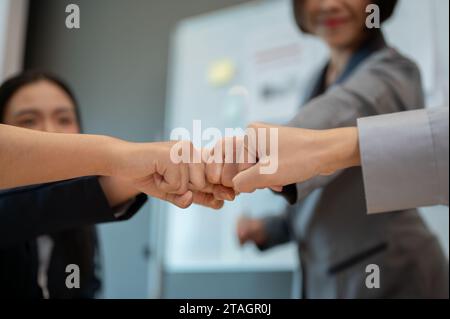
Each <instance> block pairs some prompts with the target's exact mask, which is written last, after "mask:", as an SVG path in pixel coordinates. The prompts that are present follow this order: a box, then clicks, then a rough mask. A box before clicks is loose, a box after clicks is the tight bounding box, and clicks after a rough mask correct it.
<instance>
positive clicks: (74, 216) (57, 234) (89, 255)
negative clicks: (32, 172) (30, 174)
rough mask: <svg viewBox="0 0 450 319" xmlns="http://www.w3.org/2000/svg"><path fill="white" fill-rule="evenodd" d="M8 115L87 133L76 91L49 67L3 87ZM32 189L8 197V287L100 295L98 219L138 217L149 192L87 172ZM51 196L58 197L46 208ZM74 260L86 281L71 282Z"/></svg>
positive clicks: (1, 252) (8, 292)
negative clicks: (69, 267)
mask: <svg viewBox="0 0 450 319" xmlns="http://www.w3.org/2000/svg"><path fill="white" fill-rule="evenodd" d="M0 123H4V124H8V125H13V126H18V127H23V128H28V129H32V130H39V131H44V132H53V133H72V134H73V133H81V122H80V112H79V108H78V104H77V100H76V98H75V96H74V94H73V93H72V91H71V90H70V89H69V87H68V86H67V85H66V84H65V83H64V82H63V81H62V80H60V79H59V78H57V77H56V76H54V75H52V74H50V73H47V72H37V71H29V72H25V73H23V74H20V75H18V76H15V77H13V78H11V79H9V80H7V81H6V82H5V83H4V84H3V85H2V86H1V87H0ZM36 169H39V163H36ZM24 190H26V191H24V192H16V193H15V194H14V195H13V196H8V197H7V198H3V197H2V198H0V217H1V221H0V224H2V225H3V226H2V231H1V233H2V235H1V239H0V295H2V296H3V295H4V296H8V297H26V298H41V297H46V298H94V297H95V295H96V294H97V293H98V292H99V290H100V287H101V280H100V277H99V272H98V271H99V269H100V259H99V245H98V237H97V232H96V228H95V226H94V224H95V223H99V222H107V221H114V220H124V219H127V218H130V217H131V216H132V215H134V214H135V213H136V212H137V211H138V210H139V209H140V208H141V207H142V205H143V204H144V203H145V201H146V198H147V197H146V196H145V195H143V194H140V193H139V191H137V190H136V189H134V188H133V187H132V186H131V185H128V184H127V183H126V182H125V181H123V180H118V179H115V178H112V177H86V178H80V179H74V180H69V181H64V182H59V183H54V184H50V185H47V186H46V187H41V186H39V185H38V186H31V187H27V188H24ZM50 194H51V196H49V195H50ZM47 198H52V199H53V200H52V203H51V205H47V206H46V207H49V209H42V207H43V206H44V205H43V204H42V202H43V201H44V200H47ZM69 264H76V265H78V266H79V267H80V276H81V278H80V288H79V289H68V288H67V287H66V284H65V282H66V276H67V275H68V274H67V273H66V266H67V265H69Z"/></svg>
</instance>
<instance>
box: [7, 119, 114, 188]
mask: <svg viewBox="0 0 450 319" xmlns="http://www.w3.org/2000/svg"><path fill="white" fill-rule="evenodd" d="M120 143H123V142H122V141H120V140H117V139H114V138H111V137H106V136H96V135H80V134H54V133H44V132H36V131H31V130H27V129H21V128H16V127H10V126H5V125H0V151H1V153H0V166H1V167H2V169H1V171H0V188H11V187H16V186H21V185H26V184H36V183H41V182H52V181H58V180H64V179H70V178H74V177H79V176H90V175H106V176H109V175H111V174H112V172H113V171H114V169H115V166H116V165H117V163H115V161H114V158H115V157H114V152H115V148H116V146H117V145H118V144H120Z"/></svg>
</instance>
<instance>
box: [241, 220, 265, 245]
mask: <svg viewBox="0 0 450 319" xmlns="http://www.w3.org/2000/svg"><path fill="white" fill-rule="evenodd" d="M237 236H238V238H239V243H240V244H241V245H244V244H245V243H247V242H254V243H255V244H256V245H264V244H265V243H266V242H267V234H266V230H265V228H264V223H263V222H262V220H260V219H251V218H247V217H241V218H239V220H238V223H237Z"/></svg>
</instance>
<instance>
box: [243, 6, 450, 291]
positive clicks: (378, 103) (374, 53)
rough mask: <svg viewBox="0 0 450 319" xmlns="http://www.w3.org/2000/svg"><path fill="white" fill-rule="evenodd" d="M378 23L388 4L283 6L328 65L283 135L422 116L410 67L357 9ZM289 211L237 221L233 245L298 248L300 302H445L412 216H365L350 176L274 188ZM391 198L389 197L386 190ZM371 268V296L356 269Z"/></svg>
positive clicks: (434, 253)
mask: <svg viewBox="0 0 450 319" xmlns="http://www.w3.org/2000/svg"><path fill="white" fill-rule="evenodd" d="M370 4H376V5H377V6H378V8H379V9H380V11H379V12H380V21H381V23H383V22H385V21H386V20H387V19H388V18H389V17H390V16H391V15H392V13H393V12H394V9H395V7H396V5H397V1H396V0H378V1H371V0H293V11H294V15H295V20H296V22H297V25H298V27H299V28H300V29H301V30H302V31H304V32H306V33H309V34H312V35H314V36H317V37H319V38H320V39H321V40H323V41H324V42H325V43H326V44H327V46H328V47H329V50H330V59H329V61H328V62H327V63H326V65H325V66H324V68H323V69H322V70H321V71H320V72H319V74H318V76H317V78H314V79H312V82H313V83H314V87H313V89H312V92H311V94H310V95H309V98H308V100H307V101H305V103H304V105H303V106H302V108H301V109H300V111H299V112H298V113H297V115H296V116H295V117H294V119H292V120H291V122H290V123H289V124H288V126H292V127H300V128H306V129H316V130H322V129H331V128H338V127H349V126H356V121H357V119H358V118H361V117H365V116H371V115H377V114H384V113H393V112H399V111H405V110H411V109H416V108H423V107H424V97H423V93H422V83H421V77H420V72H419V69H418V67H417V66H416V64H415V63H414V62H413V61H411V60H409V59H408V58H406V57H404V56H403V55H401V54H400V53H399V52H398V51H396V50H395V49H393V48H391V47H389V46H388V44H387V43H386V41H385V39H384V37H383V33H382V31H381V30H380V29H377V28H372V29H369V28H367V27H366V18H367V13H366V8H367V6H368V5H370ZM282 194H283V196H284V197H285V198H286V199H287V200H288V201H289V203H291V204H295V203H297V204H296V205H295V206H288V207H287V208H286V210H285V211H284V212H283V213H282V214H280V215H279V216H272V217H267V218H265V219H251V218H242V219H241V220H240V221H239V223H238V226H237V233H238V237H239V240H240V242H241V244H243V243H245V242H247V241H250V242H254V243H256V244H257V245H258V247H259V248H260V249H268V248H271V247H274V246H276V245H279V244H283V243H286V242H288V241H291V240H294V241H296V242H297V244H298V252H299V257H300V271H301V296H300V297H302V298H448V285H449V283H448V261H447V260H446V257H445V255H444V254H443V251H442V248H441V247H440V244H439V242H438V240H437V238H436V237H435V236H434V235H433V234H432V233H431V232H430V230H429V229H428V228H427V226H426V225H425V224H424V222H423V220H422V219H421V217H420V216H419V214H418V212H417V210H415V209H410V210H403V211H401V212H398V213H396V214H383V215H372V216H369V215H367V214H366V212H367V209H366V201H365V196H364V185H363V177H362V172H361V169H360V168H350V169H347V170H344V171H340V172H337V173H335V174H333V175H331V176H320V177H316V178H312V179H310V180H308V181H306V182H304V183H300V184H297V185H295V184H294V185H289V186H287V187H284V188H283V191H282ZM393 194H394V195H393V196H395V191H393ZM370 264H375V265H377V266H378V267H379V269H380V274H379V275H380V277H381V278H380V281H381V284H380V287H379V289H370V288H369V287H367V285H366V277H367V276H368V275H369V274H368V273H367V272H366V267H367V266H368V265H370Z"/></svg>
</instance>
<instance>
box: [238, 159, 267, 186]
mask: <svg viewBox="0 0 450 319" xmlns="http://www.w3.org/2000/svg"><path fill="white" fill-rule="evenodd" d="M260 167H261V165H260V164H259V163H258V164H256V165H253V166H252V167H250V168H249V169H247V170H245V171H242V172H240V173H239V174H237V175H236V176H235V177H234V178H233V188H234V190H235V191H236V192H239V193H253V192H254V191H255V190H257V189H258V188H265V187H269V186H270V185H272V184H271V183H270V182H269V180H268V177H269V175H267V174H261V173H260Z"/></svg>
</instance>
